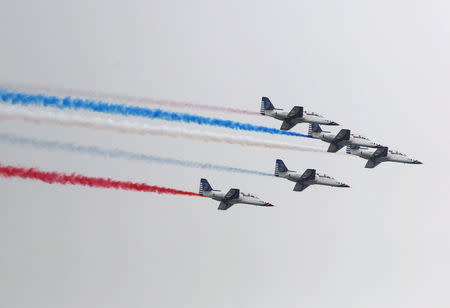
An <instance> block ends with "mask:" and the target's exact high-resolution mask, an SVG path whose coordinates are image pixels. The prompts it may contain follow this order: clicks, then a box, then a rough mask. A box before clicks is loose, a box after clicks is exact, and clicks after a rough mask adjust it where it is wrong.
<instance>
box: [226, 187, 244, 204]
mask: <svg viewBox="0 0 450 308" xmlns="http://www.w3.org/2000/svg"><path fill="white" fill-rule="evenodd" d="M239 194H240V190H239V189H237V188H232V189H230V190H229V191H228V192H227V193H226V195H225V197H223V200H222V201H223V202H227V201H230V200H233V199H239Z"/></svg>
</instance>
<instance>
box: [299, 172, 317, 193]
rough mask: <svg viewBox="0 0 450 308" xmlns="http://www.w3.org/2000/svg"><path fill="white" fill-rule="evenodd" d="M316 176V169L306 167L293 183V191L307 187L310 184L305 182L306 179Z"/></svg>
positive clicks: (312, 178) (310, 179)
mask: <svg viewBox="0 0 450 308" xmlns="http://www.w3.org/2000/svg"><path fill="white" fill-rule="evenodd" d="M315 178H316V170H315V169H306V171H305V172H303V174H302V176H301V177H300V180H299V181H298V182H297V184H295V186H294V191H303V190H304V189H305V188H306V187H308V186H309V185H310V184H306V183H305V182H307V181H312V180H314V179H315Z"/></svg>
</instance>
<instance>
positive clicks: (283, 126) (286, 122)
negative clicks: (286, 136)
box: [280, 120, 297, 130]
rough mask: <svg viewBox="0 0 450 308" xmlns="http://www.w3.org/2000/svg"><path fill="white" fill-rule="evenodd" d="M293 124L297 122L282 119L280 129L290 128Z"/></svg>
mask: <svg viewBox="0 0 450 308" xmlns="http://www.w3.org/2000/svg"><path fill="white" fill-rule="evenodd" d="M295 124H297V123H292V122H291V121H289V120H284V121H283V124H281V127H280V129H281V130H290V129H291V128H292V127H294V126H295Z"/></svg>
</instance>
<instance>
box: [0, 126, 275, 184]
mask: <svg viewBox="0 0 450 308" xmlns="http://www.w3.org/2000/svg"><path fill="white" fill-rule="evenodd" d="M0 142H3V143H9V144H16V145H28V146H33V147H37V148H42V149H47V150H62V151H66V152H73V153H85V154H90V155H95V156H102V157H112V158H122V159H127V160H139V161H145V162H152V163H160V164H171V165H177V166H183V167H190V168H201V169H212V170H218V171H227V172H234V173H245V174H254V175H262V176H273V174H271V173H267V172H260V171H255V170H250V169H242V168H234V167H229V166H223V165H214V164H208V163H200V162H195V161H188V160H178V159H172V158H164V157H159V156H153V155H145V154H138V153H132V152H126V151H120V150H107V149H102V148H99V147H95V146H81V145H75V144H72V143H61V142H57V141H46V140H37V139H32V138H26V137H19V136H15V135H11V134H3V133H0Z"/></svg>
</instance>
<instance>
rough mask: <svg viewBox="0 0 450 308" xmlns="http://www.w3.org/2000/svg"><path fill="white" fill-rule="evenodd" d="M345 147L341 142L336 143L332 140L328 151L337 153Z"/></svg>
mask: <svg viewBox="0 0 450 308" xmlns="http://www.w3.org/2000/svg"><path fill="white" fill-rule="evenodd" d="M343 147H344V145H339V144H336V143H334V142H332V143H330V146H329V147H328V150H327V152H331V153H336V152H337V151H339V150H340V149H342V148H343Z"/></svg>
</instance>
